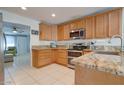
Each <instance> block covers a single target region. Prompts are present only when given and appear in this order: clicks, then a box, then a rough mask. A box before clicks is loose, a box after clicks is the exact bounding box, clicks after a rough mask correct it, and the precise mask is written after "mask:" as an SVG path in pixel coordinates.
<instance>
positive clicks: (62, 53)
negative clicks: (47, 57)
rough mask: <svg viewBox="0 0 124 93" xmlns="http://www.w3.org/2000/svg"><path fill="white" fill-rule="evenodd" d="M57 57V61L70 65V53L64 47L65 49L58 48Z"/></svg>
mask: <svg viewBox="0 0 124 93" xmlns="http://www.w3.org/2000/svg"><path fill="white" fill-rule="evenodd" d="M56 54H57V59H56V63H58V64H61V65H64V66H67V65H68V56H67V55H68V54H67V50H66V49H63V50H59V49H58V50H57V53H56Z"/></svg>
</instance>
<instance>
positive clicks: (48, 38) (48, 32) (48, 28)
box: [46, 25, 52, 40]
mask: <svg viewBox="0 0 124 93" xmlns="http://www.w3.org/2000/svg"><path fill="white" fill-rule="evenodd" d="M51 29H52V28H51V25H47V30H46V37H47V39H46V40H52V31H51Z"/></svg>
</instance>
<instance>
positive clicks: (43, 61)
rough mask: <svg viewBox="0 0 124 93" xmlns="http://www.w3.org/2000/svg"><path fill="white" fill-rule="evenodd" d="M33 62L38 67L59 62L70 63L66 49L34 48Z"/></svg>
mask: <svg viewBox="0 0 124 93" xmlns="http://www.w3.org/2000/svg"><path fill="white" fill-rule="evenodd" d="M32 63H33V66H34V67H36V68H40V67H42V66H45V65H48V64H51V63H58V64H61V65H64V66H67V64H68V58H67V50H66V49H41V50H37V49H32Z"/></svg>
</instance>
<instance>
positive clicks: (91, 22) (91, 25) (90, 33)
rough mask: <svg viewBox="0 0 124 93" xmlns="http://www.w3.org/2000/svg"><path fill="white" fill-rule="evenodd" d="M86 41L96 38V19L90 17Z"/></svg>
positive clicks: (87, 22) (87, 20) (87, 21)
mask: <svg viewBox="0 0 124 93" xmlns="http://www.w3.org/2000/svg"><path fill="white" fill-rule="evenodd" d="M85 20H86V39H92V38H93V37H94V30H95V17H94V16H90V17H87V18H86V19H85Z"/></svg>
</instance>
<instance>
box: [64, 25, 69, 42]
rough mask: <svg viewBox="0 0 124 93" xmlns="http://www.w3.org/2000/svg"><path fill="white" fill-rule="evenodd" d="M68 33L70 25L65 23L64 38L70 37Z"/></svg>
mask: <svg viewBox="0 0 124 93" xmlns="http://www.w3.org/2000/svg"><path fill="white" fill-rule="evenodd" d="M69 33H70V25H69V24H65V25H64V40H68V39H70V36H69Z"/></svg>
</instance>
